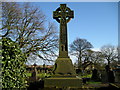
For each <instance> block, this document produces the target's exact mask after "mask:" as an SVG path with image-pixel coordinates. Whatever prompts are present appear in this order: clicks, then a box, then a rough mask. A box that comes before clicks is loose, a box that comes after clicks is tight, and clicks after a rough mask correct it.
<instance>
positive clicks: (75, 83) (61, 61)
mask: <svg viewBox="0 0 120 90" xmlns="http://www.w3.org/2000/svg"><path fill="white" fill-rule="evenodd" d="M73 17H74V12H73V11H72V10H71V9H70V8H68V7H67V6H66V4H60V7H59V8H57V9H56V11H53V18H54V19H55V20H56V21H57V22H58V23H60V34H59V56H58V58H57V60H56V61H55V65H54V70H53V76H52V77H51V78H47V79H45V87H53V86H55V87H81V79H78V78H76V72H75V69H74V66H73V64H72V61H71V59H70V58H69V56H68V40H67V23H68V22H69V21H70V20H71V19H72V18H73Z"/></svg>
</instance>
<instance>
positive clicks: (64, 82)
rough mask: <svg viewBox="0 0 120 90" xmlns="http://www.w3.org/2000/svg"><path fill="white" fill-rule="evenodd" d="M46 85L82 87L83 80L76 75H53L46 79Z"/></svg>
mask: <svg viewBox="0 0 120 90" xmlns="http://www.w3.org/2000/svg"><path fill="white" fill-rule="evenodd" d="M44 87H56V88H63V87H70V88H81V87H82V80H81V79H79V78H76V77H51V78H46V79H45V83H44Z"/></svg>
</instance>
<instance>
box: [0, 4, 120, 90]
mask: <svg viewBox="0 0 120 90" xmlns="http://www.w3.org/2000/svg"><path fill="white" fill-rule="evenodd" d="M5 5H6V4H5ZM5 5H4V6H5ZM8 5H10V4H9V3H8ZM14 5H15V6H14V7H17V6H16V4H15V3H14ZM12 6H13V4H12ZM6 7H7V6H6ZM14 7H13V8H14ZM27 7H28V6H26V7H25V12H27V10H29V8H27ZM4 9H6V8H5V7H4ZM14 9H15V8H14ZM14 9H12V10H13V11H14ZM36 10H37V9H36ZM36 10H35V11H36ZM16 11H17V10H16ZM35 11H34V12H35ZM34 12H31V13H29V15H31V14H32V13H34ZM74 12H75V11H74V10H72V9H71V8H69V7H68V6H67V4H60V6H59V7H58V8H57V9H56V10H55V11H53V19H54V20H55V21H57V23H58V24H59V38H57V39H56V38H55V36H53V37H54V38H55V39H54V40H53V39H52V40H53V41H52V40H51V38H50V37H48V36H49V35H51V34H54V32H50V29H51V28H49V30H48V31H47V34H46V35H45V36H42V37H41V38H42V39H41V38H39V39H38V38H35V37H34V38H35V39H34V38H33V39H34V40H31V37H29V35H30V33H32V32H33V31H32V30H33V29H35V28H34V25H36V24H38V21H37V20H38V18H37V17H35V16H34V18H36V19H35V20H33V21H32V22H34V21H36V22H35V23H34V24H32V23H30V25H32V26H31V28H33V29H32V30H31V31H29V33H28V32H26V31H24V30H28V29H26V27H27V26H29V25H27V24H28V21H29V18H26V17H27V16H28V14H27V15H26V16H25V18H24V19H22V20H20V22H21V21H22V22H23V23H24V21H25V19H26V22H25V25H24V27H23V29H22V30H21V32H26V33H24V34H20V35H19V36H18V38H17V39H16V41H17V40H18V41H17V43H16V42H14V41H12V40H11V39H10V38H7V37H6V35H7V33H6V35H3V36H2V44H3V48H2V49H3V53H2V58H3V60H2V75H3V76H2V87H3V89H8V88H10V89H14V88H15V89H16V88H17V89H18V88H22V89H23V88H24V89H27V90H91V89H92V90H105V89H113V90H117V89H120V61H119V60H118V61H117V59H116V58H119V56H116V55H118V54H115V55H114V54H113V55H114V58H113V57H112V59H115V60H116V63H117V64H116V63H113V62H110V60H109V58H111V57H107V55H108V53H106V51H105V52H104V54H103V52H94V51H92V50H91V49H90V48H92V45H91V43H89V42H87V40H85V39H80V38H77V39H76V40H75V41H74V42H73V43H72V44H71V45H70V47H71V51H73V52H75V51H76V50H78V51H79V53H80V54H79V55H78V56H79V57H78V63H77V64H73V63H72V60H71V58H70V56H69V50H68V39H69V38H68V33H67V32H68V30H67V27H69V26H67V24H68V23H69V22H72V21H71V19H73V18H74V15H75V14H74ZM18 13H19V12H18ZM19 14H20V13H19ZM24 14H25V13H24ZM33 15H34V14H33ZM16 17H17V16H16ZM41 17H44V16H41ZM10 18H11V17H10ZM19 18H20V17H18V19H19ZM32 18H33V17H32ZM32 18H31V19H32ZM31 19H30V20H31ZM15 20H16V19H15ZM18 21H19V20H18ZM42 22H43V21H41V23H42ZM9 23H10V22H9ZM16 23H17V21H16ZM17 24H19V23H17ZM17 24H15V25H17ZM21 24H22V23H21ZM21 24H20V26H21V27H22V25H21ZM11 25H12V24H11ZM39 25H40V23H39V24H38V25H37V26H36V28H37V30H38V29H41V28H43V27H41V28H39V27H38V26H39ZM51 27H52V26H51ZM4 28H5V27H4ZM11 28H12V27H11ZM16 28H17V30H18V33H19V32H20V31H19V27H17V26H16ZM16 28H15V30H16ZM31 28H29V29H31ZM8 29H10V28H8ZM20 29H21V28H20ZM8 32H9V31H8ZM37 33H38V32H37ZM27 34H28V36H25V37H29V38H27V39H24V38H25V37H24V38H23V37H21V36H22V35H27ZM33 36H34V35H33ZM53 37H52V38H53ZM27 41H30V42H27ZM54 41H56V42H55V43H53V42H54ZM23 42H24V43H26V44H25V45H24V43H23ZM84 42H85V43H84ZM56 43H57V44H56ZM81 43H82V44H83V45H85V46H84V47H83V48H86V49H85V50H84V51H82V49H81V48H82V47H81V48H80V45H81ZM86 43H87V44H86ZM28 44H29V45H28ZM39 44H41V46H40V45H39ZM43 44H45V45H43ZM53 44H55V46H57V45H58V47H57V49H58V51H59V53H58V55H57V59H56V60H55V61H54V65H45V64H43V65H37V64H36V63H34V64H33V65H26V64H25V62H26V60H27V58H28V57H27V56H32V55H33V54H35V55H38V56H39V57H40V58H42V59H43V57H42V55H43V54H48V53H47V52H45V51H47V50H49V49H51V50H53V49H54V48H55V47H52V48H49V47H50V46H49V45H51V46H52V45H53ZM27 45H28V46H27ZM30 45H33V46H30ZM75 45H76V46H75ZM35 46H37V47H35ZM47 46H48V48H46V47H47ZM77 46H78V47H77ZM34 47H35V48H34ZM20 48H21V49H20ZM112 49H113V48H112ZM117 49H118V50H119V48H117ZM21 50H23V52H24V53H25V54H24V53H23V52H22V51H21ZM37 50H41V52H43V53H42V54H38V52H37ZM51 50H50V51H51ZM102 50H103V49H102ZM103 51H104V50H103ZM53 52H54V51H51V52H49V53H53ZM76 52H77V51H76ZM31 53H33V54H31ZM82 53H83V54H82ZM118 53H119V52H118ZM111 54H112V53H111ZM40 55H41V56H40ZM74 55H75V54H74ZM92 55H93V56H92ZM49 56H50V55H48V56H46V57H49ZM51 56H52V55H51ZM108 56H109V55H108ZM103 58H104V59H106V58H107V60H108V63H107V64H104V63H101V62H102V60H103ZM32 59H34V60H36V56H35V57H34V58H32ZM83 59H84V61H82V60H83ZM44 60H46V59H44ZM47 61H50V60H48V59H47Z"/></svg>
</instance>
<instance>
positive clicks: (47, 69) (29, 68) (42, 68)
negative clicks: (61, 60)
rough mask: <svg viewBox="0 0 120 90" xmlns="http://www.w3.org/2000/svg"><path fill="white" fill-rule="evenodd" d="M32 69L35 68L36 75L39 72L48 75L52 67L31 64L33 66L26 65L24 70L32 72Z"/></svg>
mask: <svg viewBox="0 0 120 90" xmlns="http://www.w3.org/2000/svg"><path fill="white" fill-rule="evenodd" d="M34 67H36V69H37V71H38V73H40V72H44V73H50V72H52V69H53V65H45V64H43V65H37V64H33V65H26V70H27V71H28V72H32V71H33V70H34Z"/></svg>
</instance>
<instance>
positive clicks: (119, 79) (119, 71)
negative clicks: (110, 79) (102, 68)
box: [114, 63, 120, 83]
mask: <svg viewBox="0 0 120 90" xmlns="http://www.w3.org/2000/svg"><path fill="white" fill-rule="evenodd" d="M114 73H115V82H116V83H120V63H119V64H118V66H117V67H116V69H114Z"/></svg>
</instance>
